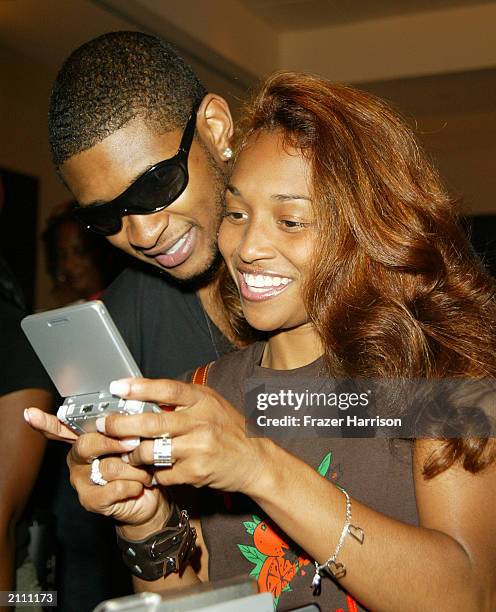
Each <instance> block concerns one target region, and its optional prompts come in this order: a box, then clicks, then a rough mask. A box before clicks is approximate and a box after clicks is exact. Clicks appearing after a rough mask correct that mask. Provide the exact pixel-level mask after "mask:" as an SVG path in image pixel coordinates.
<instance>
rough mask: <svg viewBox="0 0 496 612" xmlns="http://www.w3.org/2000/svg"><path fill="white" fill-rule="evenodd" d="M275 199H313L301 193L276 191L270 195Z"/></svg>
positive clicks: (281, 200) (279, 200)
mask: <svg viewBox="0 0 496 612" xmlns="http://www.w3.org/2000/svg"><path fill="white" fill-rule="evenodd" d="M270 197H271V198H272V199H273V200H277V201H278V202H285V201H286V200H307V201H308V202H310V201H311V198H310V197H309V196H307V195H303V194H301V193H275V194H273V195H271V196H270Z"/></svg>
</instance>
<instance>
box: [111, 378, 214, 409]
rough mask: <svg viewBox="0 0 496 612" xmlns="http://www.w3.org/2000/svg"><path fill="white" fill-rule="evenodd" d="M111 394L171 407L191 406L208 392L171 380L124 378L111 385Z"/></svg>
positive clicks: (201, 388) (198, 387)
mask: <svg viewBox="0 0 496 612" xmlns="http://www.w3.org/2000/svg"><path fill="white" fill-rule="evenodd" d="M110 393H112V395H117V396H118V397H123V398H126V399H137V400H141V401H147V402H155V403H157V404H166V405H169V406H191V405H193V404H194V403H196V402H197V401H199V400H200V399H201V398H202V397H204V395H205V394H206V393H208V391H206V389H205V387H202V386H200V385H193V384H190V383H184V382H181V381H178V380H170V379H166V378H163V379H150V378H123V379H121V380H114V381H112V382H111V383H110Z"/></svg>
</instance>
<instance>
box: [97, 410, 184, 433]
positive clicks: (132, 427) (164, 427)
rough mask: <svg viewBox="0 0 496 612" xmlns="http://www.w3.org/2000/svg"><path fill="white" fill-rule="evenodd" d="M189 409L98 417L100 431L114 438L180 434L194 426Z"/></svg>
mask: <svg viewBox="0 0 496 612" xmlns="http://www.w3.org/2000/svg"><path fill="white" fill-rule="evenodd" d="M194 423H195V421H193V420H192V418H191V416H190V415H189V413H188V411H187V410H181V411H179V412H161V413H156V412H145V413H143V414H129V415H118V414H116V415H110V416H107V417H102V418H100V419H97V422H96V426H97V429H98V431H100V432H102V433H105V434H106V435H107V436H112V437H114V438H125V437H130V436H132V437H140V438H157V437H159V436H162V435H164V434H168V435H171V436H179V435H182V434H183V433H186V432H187V431H190V430H191V429H192V428H193V427H194Z"/></svg>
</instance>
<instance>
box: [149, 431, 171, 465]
mask: <svg viewBox="0 0 496 612" xmlns="http://www.w3.org/2000/svg"><path fill="white" fill-rule="evenodd" d="M173 463H174V460H173V459H172V438H171V437H170V436H169V435H167V434H164V435H162V436H160V437H159V438H155V439H154V440H153V465H155V466H157V467H172V465H173Z"/></svg>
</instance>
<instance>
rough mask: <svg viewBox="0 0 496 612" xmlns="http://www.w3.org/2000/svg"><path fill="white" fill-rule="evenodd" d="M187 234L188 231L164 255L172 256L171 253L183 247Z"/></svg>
mask: <svg viewBox="0 0 496 612" xmlns="http://www.w3.org/2000/svg"><path fill="white" fill-rule="evenodd" d="M188 234H189V231H188V232H186V233H185V234H184V236H183V237H182V238H179V240H178V241H177V242H176V243H175V244H173V245H172V246H171V248H170V249H168V250H167V251H165V254H166V255H172V254H173V253H175V252H176V251H178V250H179V249H180V248H181V247H182V246H183V244H184V243H185V242H186V239H187V237H188Z"/></svg>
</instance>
